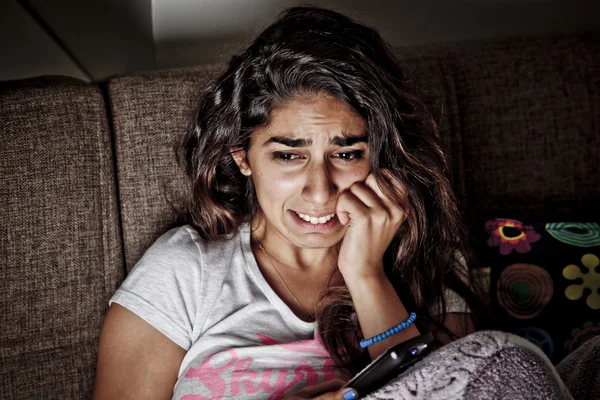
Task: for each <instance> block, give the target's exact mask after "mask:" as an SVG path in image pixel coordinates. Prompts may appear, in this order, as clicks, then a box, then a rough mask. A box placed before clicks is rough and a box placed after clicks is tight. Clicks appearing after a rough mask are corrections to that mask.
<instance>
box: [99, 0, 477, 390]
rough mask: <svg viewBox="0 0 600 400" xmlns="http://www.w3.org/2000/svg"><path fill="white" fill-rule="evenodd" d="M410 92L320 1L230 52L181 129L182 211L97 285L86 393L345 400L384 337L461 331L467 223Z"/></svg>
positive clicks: (367, 32) (356, 28)
mask: <svg viewBox="0 0 600 400" xmlns="http://www.w3.org/2000/svg"><path fill="white" fill-rule="evenodd" d="M415 93H416V92H415V89H414V88H413V87H411V85H410V84H409V82H408V81H407V80H406V79H405V77H404V74H403V71H402V70H401V69H400V67H399V65H398V64H397V63H396V61H394V58H393V56H392V53H391V51H390V50H389V49H388V47H387V46H386V44H385V43H384V41H383V40H382V39H381V37H380V35H379V34H378V33H377V32H376V31H375V30H373V29H371V28H368V27H365V26H362V25H360V24H357V23H355V22H353V21H351V20H349V19H348V18H346V17H344V16H342V15H340V14H338V13H335V12H332V11H327V10H323V9H318V8H293V9H290V10H288V11H287V12H285V13H284V14H283V15H282V16H281V18H280V19H279V20H278V21H277V22H276V23H274V24H273V25H271V26H270V27H268V28H267V29H266V30H265V31H264V32H263V33H262V34H261V35H260V36H259V37H258V38H257V39H256V40H255V42H254V43H253V44H252V45H250V47H248V49H247V50H246V51H245V52H244V53H243V54H241V55H240V56H237V57H235V58H233V59H232V60H231V62H230V63H229V65H228V68H227V69H226V71H225V72H224V73H223V74H222V75H221V76H220V77H219V78H218V79H217V80H216V81H214V82H213V83H212V84H211V85H210V86H209V87H208V88H207V89H206V91H205V94H204V96H203V98H202V101H201V103H200V106H199V111H198V115H197V120H196V123H195V126H194V127H193V129H191V130H190V131H189V132H187V133H186V135H185V136H184V137H183V139H182V141H181V146H180V151H179V157H180V160H181V161H182V164H183V165H184V166H185V170H186V171H187V174H188V176H189V178H190V185H191V192H190V197H189V204H187V208H186V216H187V221H188V225H185V226H182V227H180V228H176V229H173V230H171V231H169V232H167V233H165V234H164V235H163V236H162V237H160V238H159V239H158V240H157V241H156V242H155V243H154V244H153V245H152V247H151V248H150V249H149V250H148V251H147V252H146V254H145V255H144V257H143V258H142V259H141V260H140V261H139V263H138V264H137V265H136V267H135V268H134V269H133V271H132V272H131V274H130V275H129V276H128V278H127V279H126V280H125V282H124V283H123V285H122V287H121V288H120V289H119V290H118V291H117V293H116V294H115V295H114V297H113V298H112V299H111V306H110V309H109V311H108V315H107V317H106V320H105V322H104V326H103V329H102V334H101V340H100V354H99V361H98V375H97V383H96V391H95V398H96V399H108V398H119V399H128V398H131V399H146V398H148V399H150V398H151V399H167V398H171V397H172V398H174V399H186V400H190V399H205V398H231V397H239V398H260V399H263V398H264V399H266V398H282V397H285V396H291V398H294V397H295V398H307V397H308V398H312V397H316V396H320V397H319V398H353V397H352V396H354V392H352V391H350V392H348V393H346V392H345V391H342V390H339V388H340V387H341V385H342V383H343V381H344V380H347V379H348V378H349V377H351V376H352V375H353V374H354V373H356V372H357V371H359V370H360V369H361V368H363V367H364V366H366V365H367V364H368V363H369V362H370V361H371V360H372V359H374V358H375V357H377V356H378V355H379V354H381V353H382V352H383V351H385V349H386V348H388V347H390V346H392V345H395V344H397V343H401V342H403V341H406V340H408V339H410V338H412V337H415V336H417V335H419V334H420V333H424V332H426V331H431V332H433V333H434V334H435V335H436V337H437V338H438V340H439V341H440V343H445V342H448V341H450V340H452V339H454V338H456V337H459V336H463V335H465V334H466V333H468V332H470V331H472V330H473V329H474V327H473V319H472V318H471V317H470V316H469V312H471V311H474V310H475V306H476V302H474V299H475V296H474V295H473V293H474V292H473V290H472V288H471V286H472V285H471V283H470V282H471V280H470V279H469V276H468V275H469V274H468V268H467V264H468V263H467V262H466V261H465V260H468V259H469V254H470V253H469V250H468V248H467V243H468V237H467V233H466V232H467V231H466V229H465V228H464V227H463V225H462V223H461V220H460V214H459V211H458V210H457V206H456V202H455V198H454V195H453V193H452V188H451V186H450V183H449V182H448V180H447V178H446V174H447V164H446V162H445V159H444V155H443V154H442V151H441V149H440V142H439V134H438V131H437V129H436V125H435V123H434V121H433V119H432V118H431V116H430V115H429V114H428V113H427V111H426V109H425V107H424V105H423V104H422V103H421V101H420V100H419V98H418V97H417V95H416V94H415ZM412 312H414V313H415V316H416V320H415V318H414V317H410V315H411V313H412ZM403 322H404V324H402V323H403ZM394 327H398V328H397V329H395V330H393V331H390V333H393V334H391V335H389V336H387V337H386V338H383V339H382V340H380V341H378V342H375V343H371V342H367V344H368V346H366V348H363V347H362V346H361V345H360V342H361V339H363V338H364V339H368V338H371V337H376V336H377V335H379V334H381V333H383V332H386V331H388V330H389V329H390V328H394ZM396 331H398V332H397V333H396ZM344 396H345V397H344Z"/></svg>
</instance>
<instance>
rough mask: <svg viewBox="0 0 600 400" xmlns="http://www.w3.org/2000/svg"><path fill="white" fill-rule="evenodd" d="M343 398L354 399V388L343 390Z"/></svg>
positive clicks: (345, 399) (346, 399)
mask: <svg viewBox="0 0 600 400" xmlns="http://www.w3.org/2000/svg"><path fill="white" fill-rule="evenodd" d="M344 400H356V393H354V390H352V389H348V390H346V391H345V392H344Z"/></svg>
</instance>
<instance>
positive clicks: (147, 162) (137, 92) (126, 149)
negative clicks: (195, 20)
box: [107, 66, 223, 270]
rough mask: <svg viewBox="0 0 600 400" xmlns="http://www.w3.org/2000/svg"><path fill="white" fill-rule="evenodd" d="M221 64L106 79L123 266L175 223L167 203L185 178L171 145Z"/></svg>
mask: <svg viewBox="0 0 600 400" xmlns="http://www.w3.org/2000/svg"><path fill="white" fill-rule="evenodd" d="M222 68H223V67H222V66H210V67H202V68H200V69H193V68H192V69H184V70H172V71H159V72H148V73H140V74H137V75H131V76H124V77H116V78H114V79H112V80H110V81H109V82H108V83H107V92H108V95H109V99H110V113H111V117H112V121H113V131H114V136H115V153H116V159H117V169H118V173H117V179H118V186H119V198H120V204H121V213H122V225H123V238H124V250H125V260H126V264H127V268H128V270H130V269H131V268H133V266H134V265H135V263H136V262H137V260H139V259H140V258H141V256H142V255H143V253H144V251H145V250H146V249H147V248H148V247H149V246H150V244H152V242H154V240H156V238H157V237H158V236H159V235H160V234H162V233H164V232H165V231H166V230H168V229H169V228H170V227H172V226H174V225H176V224H177V223H178V220H177V218H176V217H177V213H176V212H175V211H174V209H173V207H172V206H171V204H170V203H173V205H175V206H176V207H177V206H179V205H180V204H178V200H177V199H178V198H180V197H179V195H180V194H181V190H180V188H181V187H182V185H183V182H184V180H183V173H182V172H181V170H180V169H179V168H178V167H177V163H176V161H175V153H174V147H173V143H174V141H175V140H176V138H177V136H178V135H181V134H182V132H183V131H184V130H185V129H186V128H187V126H188V125H189V123H190V121H191V119H192V117H193V111H194V109H195V106H196V103H197V100H198V97H199V95H200V92H201V91H202V89H203V88H204V87H205V86H206V84H207V83H208V82H209V80H210V79H212V78H214V77H215V76H216V75H217V73H218V71H220V70H221V69H222Z"/></svg>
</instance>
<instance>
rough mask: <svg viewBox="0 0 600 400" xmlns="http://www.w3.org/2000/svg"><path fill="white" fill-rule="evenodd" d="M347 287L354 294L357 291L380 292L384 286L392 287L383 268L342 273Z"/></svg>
mask: <svg viewBox="0 0 600 400" xmlns="http://www.w3.org/2000/svg"><path fill="white" fill-rule="evenodd" d="M342 276H343V277H344V282H346V286H348V289H349V290H350V291H351V292H352V291H355V290H360V291H362V290H378V289H381V288H382V287H384V286H387V285H390V281H389V279H388V277H387V275H386V274H385V271H384V270H383V267H378V268H372V269H369V270H368V271H360V272H355V273H346V274H344V273H342Z"/></svg>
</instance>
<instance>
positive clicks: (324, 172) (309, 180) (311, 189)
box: [302, 164, 337, 206]
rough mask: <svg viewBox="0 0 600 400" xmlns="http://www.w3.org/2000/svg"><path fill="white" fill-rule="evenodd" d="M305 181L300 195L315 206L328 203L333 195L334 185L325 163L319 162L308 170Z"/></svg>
mask: <svg viewBox="0 0 600 400" xmlns="http://www.w3.org/2000/svg"><path fill="white" fill-rule="evenodd" d="M305 182H306V183H305V185H304V188H303V190H302V196H303V197H304V199H305V200H306V201H308V202H310V203H312V204H314V205H316V206H324V205H326V204H328V203H329V202H330V201H331V198H332V197H333V196H335V193H336V190H337V189H336V185H335V183H334V181H333V179H332V176H331V173H330V171H329V170H328V168H327V165H323V164H321V165H319V166H315V167H313V168H311V169H310V170H308V171H307V175H306V181H305Z"/></svg>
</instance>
